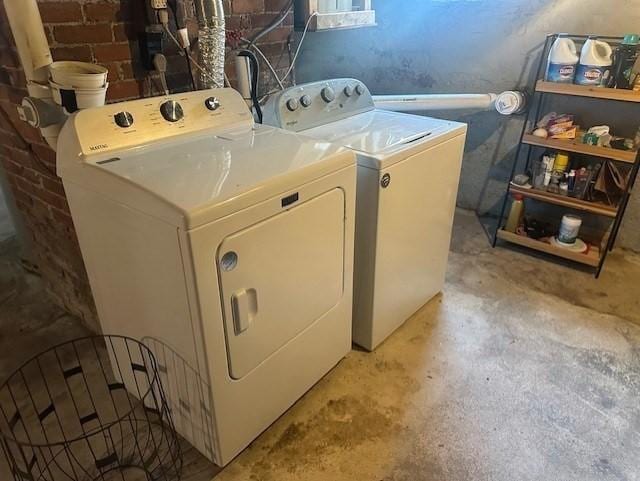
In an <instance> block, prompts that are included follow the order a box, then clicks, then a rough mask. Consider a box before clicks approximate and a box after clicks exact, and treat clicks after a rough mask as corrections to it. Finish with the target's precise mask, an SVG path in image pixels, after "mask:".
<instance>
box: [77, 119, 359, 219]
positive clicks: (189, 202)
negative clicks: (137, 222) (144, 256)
mask: <svg viewBox="0 0 640 481" xmlns="http://www.w3.org/2000/svg"><path fill="white" fill-rule="evenodd" d="M86 162H87V163H88V164H92V165H93V166H94V167H96V168H97V169H99V170H100V171H104V172H107V173H108V174H110V175H111V176H115V177H117V178H119V179H121V180H125V181H126V184H128V186H129V187H133V189H131V188H130V189H129V192H135V191H140V190H142V191H145V192H146V193H147V194H148V193H150V194H152V197H155V198H156V199H157V200H160V201H161V202H162V203H163V204H164V205H165V206H166V204H169V205H170V207H173V208H172V209H169V210H170V211H173V212H170V213H169V214H168V215H167V216H166V217H169V220H170V221H172V222H176V219H177V218H181V219H182V222H180V223H181V224H186V227H187V228H192V227H196V226H198V225H202V224H204V223H207V222H210V221H212V220H215V219H217V218H220V217H222V216H224V215H228V214H229V213H231V212H234V211H236V210H239V209H242V208H245V207H247V206H249V205H252V204H254V203H256V202H261V201H263V200H266V199H268V198H271V197H274V196H277V195H279V194H280V193H282V192H285V191H287V190H290V189H292V188H296V187H297V186H299V185H302V184H304V183H307V182H310V181H312V180H315V179H317V178H319V177H322V176H324V175H327V174H328V173H331V172H335V171H336V170H339V169H342V168H344V167H347V166H350V165H354V164H355V158H354V155H353V154H352V153H350V152H349V151H347V150H345V149H343V148H341V147H339V146H335V145H332V144H329V143H327V142H326V141H320V142H319V141H316V140H313V139H309V138H306V137H304V136H301V135H298V134H295V133H291V132H286V131H283V130H279V129H275V128H272V127H264V126H258V127H256V128H255V129H251V130H249V131H246V130H245V131H244V132H234V133H226V134H223V135H217V136H215V135H206V136H199V137H197V138H191V139H189V140H184V141H180V142H176V141H173V142H165V143H163V144H155V145H150V146H147V147H145V148H142V149H132V150H130V151H126V152H120V153H118V157H117V158H115V159H114V158H105V156H102V157H91V158H90V159H89V160H86ZM92 170H93V169H92ZM76 180H77V179H76ZM83 181H84V185H85V186H86V187H90V186H89V185H88V184H89V183H90V182H91V180H90V178H89V177H87V178H86V180H84V179H83ZM96 181H97V182H96V184H97V183H99V182H100V180H99V179H98V178H96ZM105 193H107V195H114V194H113V193H111V194H109V193H108V192H105ZM118 195H119V198H118V199H117V200H118V201H119V202H121V203H123V204H125V205H130V206H132V207H135V208H138V209H140V210H149V207H148V203H149V200H148V197H149V196H147V197H146V199H145V201H144V202H143V204H145V205H136V204H140V202H139V196H138V195H134V194H132V195H127V194H126V193H125V192H121V189H118ZM153 209H154V213H156V215H157V212H156V211H157V209H156V208H155V207H154V208H153ZM176 210H177V211H178V212H177V213H176ZM176 214H178V215H177V216H176ZM163 216H164V215H163Z"/></svg>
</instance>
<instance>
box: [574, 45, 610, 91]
mask: <svg viewBox="0 0 640 481" xmlns="http://www.w3.org/2000/svg"><path fill="white" fill-rule="evenodd" d="M612 55H613V49H612V48H611V45H609V44H608V43H607V42H602V41H600V40H598V37H594V36H591V37H589V39H588V40H587V41H586V42H585V44H584V46H583V47H582V54H581V55H580V65H578V70H577V72H576V83H577V84H578V85H596V86H602V85H606V84H607V83H608V80H609V76H610V74H611V65H612V64H613V60H612V59H611V57H612Z"/></svg>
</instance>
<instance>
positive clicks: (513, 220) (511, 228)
mask: <svg viewBox="0 0 640 481" xmlns="http://www.w3.org/2000/svg"><path fill="white" fill-rule="evenodd" d="M523 215H524V197H523V196H522V195H521V194H513V202H512V203H511V210H510V211H509V217H508V218H507V223H506V224H505V227H504V230H506V231H507V232H515V231H516V230H517V229H518V227H519V226H520V222H521V221H522V216H523Z"/></svg>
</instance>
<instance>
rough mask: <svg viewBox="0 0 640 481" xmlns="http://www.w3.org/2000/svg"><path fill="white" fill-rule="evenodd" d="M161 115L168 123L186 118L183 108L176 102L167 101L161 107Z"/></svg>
mask: <svg viewBox="0 0 640 481" xmlns="http://www.w3.org/2000/svg"><path fill="white" fill-rule="evenodd" d="M160 113H161V114H162V116H163V117H164V119H165V120H166V121H167V122H177V121H178V120H182V118H183V117H184V111H183V110H182V106H181V105H180V104H179V103H178V102H176V101H175V100H167V101H166V102H164V103H163V104H162V105H161V106H160Z"/></svg>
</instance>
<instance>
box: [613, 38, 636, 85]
mask: <svg viewBox="0 0 640 481" xmlns="http://www.w3.org/2000/svg"><path fill="white" fill-rule="evenodd" d="M638 45H640V35H635V34H629V35H625V37H624V40H623V41H622V43H621V44H620V45H619V46H618V48H617V49H616V51H615V55H614V62H613V71H612V72H613V73H612V75H611V79H610V80H609V87H616V88H619V89H632V88H633V79H632V78H631V71H632V69H633V65H634V64H635V63H636V60H637V59H638V53H639V52H638Z"/></svg>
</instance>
